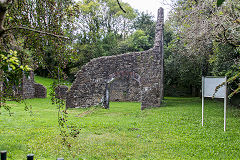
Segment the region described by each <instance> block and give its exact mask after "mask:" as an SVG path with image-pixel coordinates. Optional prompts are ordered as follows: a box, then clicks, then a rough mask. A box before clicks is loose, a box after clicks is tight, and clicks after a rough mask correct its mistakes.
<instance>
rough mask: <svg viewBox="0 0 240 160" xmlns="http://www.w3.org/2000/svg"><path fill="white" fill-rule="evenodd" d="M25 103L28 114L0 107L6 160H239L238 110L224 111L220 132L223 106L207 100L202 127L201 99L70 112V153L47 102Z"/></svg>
mask: <svg viewBox="0 0 240 160" xmlns="http://www.w3.org/2000/svg"><path fill="white" fill-rule="evenodd" d="M41 80H43V79H42V78H40V77H38V78H36V81H37V82H40V81H41ZM43 81H44V80H43ZM43 83H44V85H47V84H46V83H47V82H46V81H44V82H43ZM49 83H50V82H49ZM26 103H27V104H28V105H29V104H30V105H31V106H32V112H30V111H24V105H23V104H17V103H15V102H9V104H10V105H11V106H12V109H11V111H12V112H13V113H14V114H13V115H12V116H9V114H8V113H7V112H6V111H5V110H3V109H1V115H0V150H7V151H8V159H12V160H18V159H26V155H27V154H29V153H33V154H34V155H35V159H38V160H40V159H53V160H54V159H56V158H57V157H64V159H66V160H72V159H240V109H237V108H235V107H231V106H229V107H228V112H227V131H226V132H224V131H223V102H216V101H212V100H206V103H205V108H206V110H205V111H206V116H205V120H206V121H205V122H206V123H205V126H204V127H202V126H201V99H200V98H170V97H167V98H165V101H164V106H163V107H160V108H152V109H146V110H144V111H141V110H140V103H136V102H112V103H110V109H109V110H106V109H102V108H96V107H92V108H87V109H69V110H68V113H69V114H68V115H69V118H68V123H69V124H70V125H72V124H75V125H76V126H78V127H79V128H81V131H80V134H79V135H78V136H77V137H76V138H72V139H69V141H70V143H71V147H70V149H68V147H66V146H63V145H62V143H61V136H60V135H59V133H60V132H59V128H58V123H57V107H56V106H53V105H52V104H51V101H50V98H49V97H48V98H46V99H29V100H26Z"/></svg>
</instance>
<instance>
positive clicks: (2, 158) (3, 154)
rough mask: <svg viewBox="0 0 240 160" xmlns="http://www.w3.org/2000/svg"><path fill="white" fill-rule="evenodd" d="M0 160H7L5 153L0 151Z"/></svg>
mask: <svg viewBox="0 0 240 160" xmlns="http://www.w3.org/2000/svg"><path fill="white" fill-rule="evenodd" d="M1 160H7V151H1Z"/></svg>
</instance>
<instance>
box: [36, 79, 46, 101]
mask: <svg viewBox="0 0 240 160" xmlns="http://www.w3.org/2000/svg"><path fill="white" fill-rule="evenodd" d="M34 89H35V93H34V98H46V97H47V89H46V87H44V86H43V85H41V84H39V83H34Z"/></svg>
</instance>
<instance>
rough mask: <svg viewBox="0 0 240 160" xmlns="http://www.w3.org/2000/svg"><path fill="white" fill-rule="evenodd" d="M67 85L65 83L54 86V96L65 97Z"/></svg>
mask: <svg viewBox="0 0 240 160" xmlns="http://www.w3.org/2000/svg"><path fill="white" fill-rule="evenodd" d="M67 91H68V87H67V86H65V85H59V86H57V87H56V88H55V94H56V98H59V99H66V98H67Z"/></svg>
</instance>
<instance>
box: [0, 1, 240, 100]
mask: <svg viewBox="0 0 240 160" xmlns="http://www.w3.org/2000/svg"><path fill="white" fill-rule="evenodd" d="M146 3H147V2H146ZM216 3H217V2H216V0H178V1H176V3H174V4H172V10H171V13H170V15H169V17H168V19H167V20H166V21H165V33H164V52H165V53H164V54H165V55H164V62H165V66H164V68H165V75H164V77H165V81H164V83H165V94H166V95H167V96H190V95H191V96H199V93H200V88H201V77H202V76H211V75H213V76H225V75H226V76H227V77H228V83H229V86H230V87H229V89H230V97H232V96H233V95H234V96H236V95H237V93H239V91H240V47H239V45H240V41H239V39H240V17H239V15H240V3H239V0H226V1H224V3H223V4H222V5H221V6H219V7H217V4H216ZM0 5H1V6H0V43H1V45H0V56H1V57H0V61H1V63H0V72H1V75H0V76H1V77H0V78H1V81H3V82H5V84H7V85H9V86H10V85H12V84H17V83H19V82H18V79H19V78H20V77H21V73H22V71H24V72H26V73H27V72H28V71H29V70H30V68H31V69H32V70H34V72H35V73H36V74H37V75H40V76H45V77H51V78H59V77H61V78H63V79H68V80H69V81H73V80H74V75H75V74H76V73H77V71H78V70H79V69H80V68H81V66H82V65H84V64H86V63H87V62H89V61H90V60H91V59H93V58H96V57H100V56H111V55H117V54H123V53H126V52H135V51H143V50H147V49H149V48H151V47H152V46H153V42H154V36H155V35H154V34H155V21H156V20H155V19H154V18H153V16H152V15H151V14H148V13H144V12H139V11H137V10H135V9H134V8H132V7H131V6H130V5H129V4H127V3H123V2H121V7H122V8H123V9H124V10H125V11H126V13H124V11H123V10H122V9H121V8H120V7H119V5H118V3H117V1H116V0H81V1H78V2H75V1H73V0H15V1H14V0H1V3H0ZM159 7H160V6H159ZM1 85H2V84H1Z"/></svg>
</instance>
